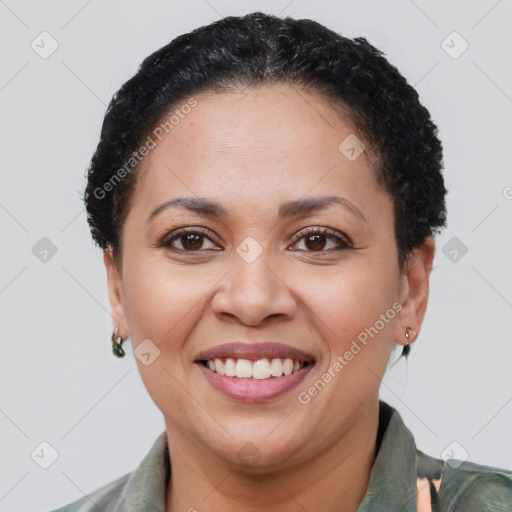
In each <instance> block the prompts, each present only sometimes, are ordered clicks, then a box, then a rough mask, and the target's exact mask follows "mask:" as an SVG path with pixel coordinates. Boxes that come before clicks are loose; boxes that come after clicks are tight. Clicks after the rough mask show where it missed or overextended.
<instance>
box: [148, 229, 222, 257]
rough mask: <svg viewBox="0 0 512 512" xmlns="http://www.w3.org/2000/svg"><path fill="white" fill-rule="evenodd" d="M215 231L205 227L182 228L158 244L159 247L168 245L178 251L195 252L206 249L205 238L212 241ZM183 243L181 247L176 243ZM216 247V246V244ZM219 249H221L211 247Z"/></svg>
mask: <svg viewBox="0 0 512 512" xmlns="http://www.w3.org/2000/svg"><path fill="white" fill-rule="evenodd" d="M211 236H213V233H212V232H211V231H210V230H208V229H205V228H181V229H178V230H176V231H173V232H172V233H170V234H169V235H167V236H165V237H163V238H162V240H160V241H159V242H158V244H157V247H168V248H170V249H171V250H172V251H176V252H194V251H199V250H200V249H204V239H205V238H206V239H208V240H210V242H211V239H210V237H211ZM178 244H179V245H181V248H179V247H176V245H178ZM214 247H216V246H215V245H214ZM209 250H219V249H209Z"/></svg>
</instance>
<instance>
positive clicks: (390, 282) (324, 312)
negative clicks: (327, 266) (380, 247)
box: [307, 259, 398, 350]
mask: <svg viewBox="0 0 512 512" xmlns="http://www.w3.org/2000/svg"><path fill="white" fill-rule="evenodd" d="M390 268H393V267H392V266H391V267H390V266H389V265H387V264H386V262H385V261H382V263H378V264H371V265H365V264H362V260H361V261H356V260H355V259H354V264H353V265H347V266H346V267H345V268H343V269H340V270H339V271H337V272H336V273H333V274H330V275H329V276H325V279H322V280H318V279H317V280H316V285H318V286H316V287H315V288H313V289H311V282H310V284H309V287H310V292H309V293H308V294H307V295H308V296H309V298H308V301H309V304H310V305H311V307H312V308H313V309H314V312H315V316H317V317H318V318H319V320H320V322H319V325H324V326H325V327H326V328H327V329H325V333H326V334H325V336H326V339H329V340H331V347H330V348H331V349H334V350H335V349H337V348H339V349H340V350H341V349H344V348H345V346H346V344H347V342H348V343H349V344H350V342H351V341H352V340H353V339H355V338H356V337H357V336H358V334H359V333H361V332H364V331H365V329H367V328H369V327H370V326H373V325H374V324H375V323H376V322H377V321H378V320H379V319H380V318H381V317H380V315H381V314H384V315H386V313H388V314H387V317H386V320H388V322H385V326H384V327H382V325H381V322H379V324H378V327H380V329H379V330H382V331H387V330H389V329H390V328H391V323H392V322H391V321H390V320H392V319H393V318H394V317H395V316H396V315H395V310H393V309H392V306H393V304H394V302H395V301H396V300H397V298H398V288H397V283H398V277H397V276H396V275H395V274H394V273H393V272H392V271H390ZM320 283H322V284H321V285H320ZM314 290H316V291H314ZM390 309H391V312H389V310H390Z"/></svg>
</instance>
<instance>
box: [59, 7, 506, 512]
mask: <svg viewBox="0 0 512 512" xmlns="http://www.w3.org/2000/svg"><path fill="white" fill-rule="evenodd" d="M441 169H442V146H441V143H440V141H439V140H438V138H437V128H436V126H435V125H434V123H433V122H432V120H431V119H430V115H429V112H428V111H427V110H426V109H425V108H424V107H423V106H421V105H420V103H419V101H418V95H417V93H416V92H415V90H414V89H413V88H412V87H411V86H410V85H408V84H407V82H406V80H405V79H404V78H403V77H402V76H401V75H400V74H399V72H398V71H397V70H396V68H394V67H393V66H391V65H390V64H389V63H388V62H387V61H386V59H385V58H384V56H383V54H382V53H381V52H379V51H378V50H376V49H375V48H374V47H372V46H371V45H370V44H369V43H368V42H367V41H366V40H365V39H363V38H356V39H355V40H350V39H346V38H344V37H341V36H340V35H338V34H336V33H334V32H332V31H330V30H328V29H327V28H325V27H323V26H322V25H319V24H318V23H315V22H313V21H311V20H294V19H291V18H286V19H280V18H277V17H274V16H269V15H265V14H262V13H253V14H251V15H248V16H245V17H240V18H236V17H230V18H224V19H222V20H220V21H218V22H216V23H213V24H211V25H209V26H205V27H202V28H199V29H197V30H195V31H193V32H191V33H189V34H185V35H182V36H180V37H178V38H176V39H175V40H174V41H172V42H171V43H170V44H168V45H167V46H165V47H163V48H161V49H160V50H158V51H157V52H155V53H154V54H153V55H151V56H149V57H148V58H146V59H145V60H144V62H143V63H142V65H141V67H140V68H139V70H138V72H137V74H136V75H135V76H134V77H133V78H132V79H131V80H129V81H128V82H127V83H125V84H124V85H123V87H122V88H121V89H120V91H119V92H118V93H117V94H116V95H115V96H114V98H113V100H112V102H111V104H110V106H109V108H108V111H107V113H106V116H105V120H104V124H103V129H102V134H101V140H100V143H99V145H98V148H97V150H96V152H95V154H94V157H93V159H92V162H91V166H90V169H89V173H88V184H87V189H86V191H85V202H86V206H87V211H88V220H89V224H90V227H91V232H92V235H93V238H94V240H95V242H96V243H97V244H98V245H99V246H100V247H101V248H102V249H103V250H104V262H105V266H106V269H107V276H108V290H109V296H110V301H111V306H112V317H113V320H114V332H113V335H112V343H113V350H114V353H115V354H116V355H118V356H122V355H124V349H123V347H122V343H123V341H124V340H126V339H127V338H128V337H129V338H130V339H131V342H132V345H133V348H134V353H135V355H136V357H137V365H138V368H139V371H140V374H141V377H142V379H143V381H144V384H145V386H146V388H147V390H148V392H149V394H150V396H151V397H152V399H153V400H154V402H155V404H156V405H157V407H158V408H159V409H160V410H161V412H162V414H163V415H164V419H165V425H166V430H165V432H163V433H162V434H161V436H160V437H159V438H158V439H157V440H156V442H155V444H154V446H153V447H152V449H151V451H150V452H149V453H148V455H147V456H146V457H145V459H144V460H143V461H142V462H141V464H140V466H139V467H138V468H137V469H136V470H135V471H134V472H132V473H128V474H126V475H124V476H123V477H121V478H119V479H117V480H115V481H114V482H111V483H109V484H108V485H106V486H104V487H102V488H101V489H98V490H97V491H95V492H94V493H92V494H90V495H89V496H88V497H87V496H86V497H84V498H82V499H80V500H78V501H76V502H74V503H72V504H70V505H68V506H67V507H64V508H62V509H60V512H65V511H66V512H69V511H78V510H80V511H89V510H90V511H92V510H97V509H99V510H104V511H119V512H120V511H123V512H128V511H142V510H144V511H150V510H154V511H159V512H163V511H166V512H176V511H187V510H188V511H194V510H197V511H220V510H222V511H231V510H237V511H238V510H247V511H249V510H250V511H264V510H279V511H296V510H321V511H323V512H331V511H340V510H343V511H356V510H357V511H359V512H361V511H370V510H372V511H397V510H401V511H412V510H443V511H452V510H453V511H455V510H459V511H460V510H463V511H477V510H478V511H482V510H498V509H499V510H512V472H510V471H507V470H503V469H499V468H491V467H488V466H482V465H478V464H475V463H471V462H463V463H462V462H461V461H448V463H444V461H442V460H440V459H436V458H433V457H430V456H428V455H427V454H425V453H423V452H421V451H420V450H418V449H417V448H416V446H415V443H414V438H413V436H412V434H411V433H410V431H409V430H408V429H407V427H406V426H405V425H404V423H403V421H402V419H401V417H400V415H399V414H398V412H397V411H396V410H395V409H393V408H392V407H390V406H389V405H387V404H386V403H385V402H383V401H379V385H380V381H381V379H382V378H383V376H384V373H385V371H386V368H387V366H388V361H389V360H390V356H391V352H392V348H393V346H394V345H395V344H396V345H399V346H403V349H402V355H404V356H407V354H408V353H409V350H410V346H411V344H412V343H414V342H415V341H416V339H417V338H418V336H419V333H420V329H421V325H422V322H423V318H424V315H425V311H426V307H427V300H428V292H429V276H430V272H431V269H432V261H433V256H434V236H435V235H436V233H437V232H438V231H439V230H440V229H441V228H442V227H443V226H444V225H445V223H446V210H445V193H446V189H445V187H444V182H443V177H442V174H441Z"/></svg>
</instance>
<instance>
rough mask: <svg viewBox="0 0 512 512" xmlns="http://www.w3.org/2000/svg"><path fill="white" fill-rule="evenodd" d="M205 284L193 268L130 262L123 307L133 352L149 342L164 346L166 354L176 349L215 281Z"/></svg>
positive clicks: (148, 262) (202, 277) (205, 277)
mask: <svg viewBox="0 0 512 512" xmlns="http://www.w3.org/2000/svg"><path fill="white" fill-rule="evenodd" d="M217 279H218V278H217ZM209 281H210V280H209V279H208V276H207V275H205V273H204V272H201V271H200V270H198V269H197V268H192V267H188V268H187V267H186V266H176V265H171V264H170V263H169V262H166V261H157V262H155V261H151V260H150V259H146V260H142V258H141V259H140V260H135V261H132V262H131V267H130V272H129V275H127V276H126V278H125V288H124V289H125V297H124V305H125V313H126V317H127V322H128V324H129V326H130V332H131V333H132V341H133V342H134V348H135V347H136V345H137V344H138V343H140V341H142V340H143V339H146V338H149V339H154V340H155V342H156V343H157V344H159V345H163V344H164V342H165V350H166V351H169V350H171V351H173V350H176V349H178V348H179V347H180V345H181V341H182V340H183V338H184V337H186V336H187V333H188V332H189V330H190V326H191V325H193V323H195V322H197V321H198V318H197V317H198V315H200V314H201V311H200V304H198V302H199V299H200V298H201V297H202V296H204V295H205V293H206V292H207V291H208V289H209V288H210V287H211V286H213V284H214V283H215V279H212V280H211V283H209ZM173 340H175V342H176V343H172V341H173Z"/></svg>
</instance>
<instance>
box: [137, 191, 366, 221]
mask: <svg viewBox="0 0 512 512" xmlns="http://www.w3.org/2000/svg"><path fill="white" fill-rule="evenodd" d="M334 204H338V205H341V206H343V207H344V208H346V209H347V210H349V211H351V212H352V213H354V214H356V215H357V216H358V217H360V218H361V219H362V220H364V221H365V222H368V220H367V218H366V216H365V215H364V214H363V212H362V211H361V210H360V209H359V208H358V207H357V206H356V205H355V204H353V203H352V202H350V201H349V200H348V199H345V198H344V197H338V196H328V197H308V198H303V199H297V200H294V201H287V202H285V203H282V204H281V206H280V207H279V220H282V219H285V218H290V217H301V216H306V215H309V214H311V213H314V212H317V211H320V210H324V209H326V208H327V207H329V206H331V205H334ZM172 206H181V207H183V208H186V209H188V210H191V211H194V212H196V213H199V214H202V215H205V216H208V217H215V218H223V217H226V216H227V214H228V212H227V210H226V209H225V208H224V207H223V206H221V205H220V204H219V203H216V202H214V201H210V200H208V199H203V198H196V197H176V198H174V199H169V200H168V201H165V202H163V203H161V204H159V205H157V206H156V207H155V209H154V210H153V211H152V212H151V213H150V215H149V217H148V218H147V220H146V222H149V221H150V220H151V219H153V218H154V217H156V216H157V215H158V214H159V213H161V212H163V211H164V210H166V209H167V208H170V207H172Z"/></svg>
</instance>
